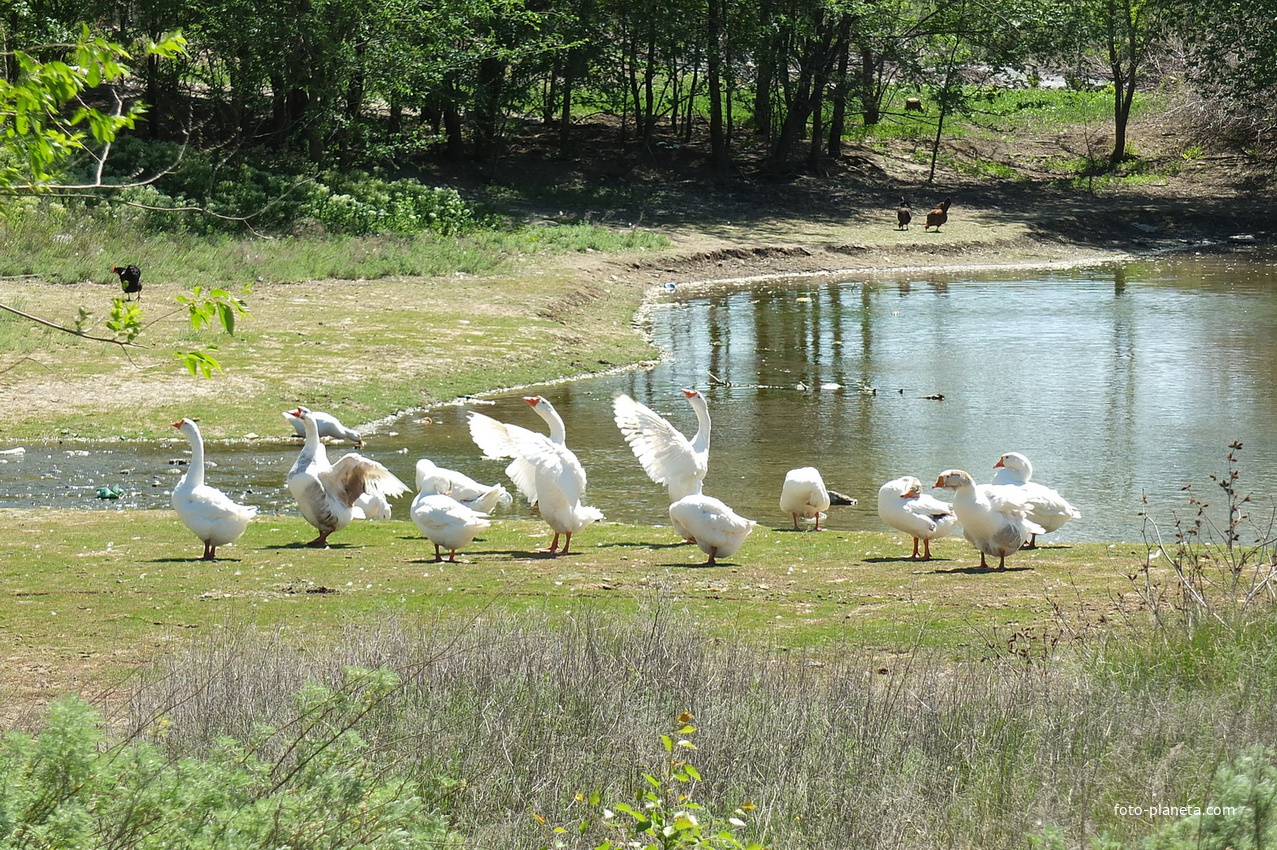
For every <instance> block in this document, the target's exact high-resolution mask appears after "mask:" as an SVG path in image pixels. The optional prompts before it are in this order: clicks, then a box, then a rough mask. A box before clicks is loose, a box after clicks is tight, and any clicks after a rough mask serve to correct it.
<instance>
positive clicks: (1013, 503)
mask: <svg viewBox="0 0 1277 850" xmlns="http://www.w3.org/2000/svg"><path fill="white" fill-rule="evenodd" d="M935 486H936V487H944V488H947V489H949V490H953V491H954V493H955V495H954V499H953V511H954V513H956V514H957V515H958V522H960V523H962V535H963V536H964V537H966V538H967V542H969V543H970V544H971V545H972V546H974V547H975V548H976V549H977V550H979V552H980V569H982V570H987V569H988V568H989V565H988V563H987V562H986V561H985V555H997V556H998V569H1000V570H1005V569H1006V557H1007V555H1010V554H1012V553H1014V552H1018V551H1019V550H1020V548H1021V547H1022V546H1024V544H1025V543H1026V542H1028V539H1029V537H1030V536H1031V535H1033V534H1034V533H1037V534H1041V533H1042V526H1040V525H1038V524H1037V523H1035V522H1033V521H1032V520H1030V519H1029V518H1028V514H1029V505H1028V501H1027V499H1026V498H1025V496H1024V494H1023V493H1022V492H1021V491H1020V490H1018V489H1017V488H1015V487H1008V486H1006V485H999V484H979V485H977V484H976V483H975V481H974V480H973V479H972V478H971V475H970V473H967V472H963V471H962V470H961V469H946V470H945V471H944V472H942V473H940V476H939V477H938V478H937V479H936V483H935Z"/></svg>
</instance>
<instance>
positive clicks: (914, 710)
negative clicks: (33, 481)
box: [128, 601, 1277, 850]
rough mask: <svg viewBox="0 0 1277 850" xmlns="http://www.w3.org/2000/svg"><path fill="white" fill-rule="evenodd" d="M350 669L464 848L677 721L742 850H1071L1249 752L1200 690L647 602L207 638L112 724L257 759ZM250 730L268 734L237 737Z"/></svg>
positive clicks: (620, 778)
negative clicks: (793, 644)
mask: <svg viewBox="0 0 1277 850" xmlns="http://www.w3.org/2000/svg"><path fill="white" fill-rule="evenodd" d="M1274 643H1277V641H1274ZM352 667H354V668H360V669H376V668H388V669H392V670H394V671H395V672H396V674H397V675H398V677H399V678H400V679H401V680H402V685H401V686H400V687H398V688H396V689H393V690H392V691H389V692H387V693H386V694H385V696H384V697H383V698H381V699H379V700H378V701H377V702H376V705H375V706H371V707H370V708H369V710H368V711H366V712H364V713H362V714H361V715H360V716H359V717H358V718H357V722H356V723H355V724H354V725H353V726H352V727H351V729H352V731H355V732H357V733H358V734H359V735H360V737H361V739H363V740H366V741H367V742H368V743H369V753H370V757H371V758H373V759H375V760H378V761H379V762H380V763H382V764H383V765H384V766H385V769H387V770H389V769H391V768H393V769H394V770H395V771H396V772H406V773H407V775H410V776H413V777H415V781H416V783H417V784H418V785H419V786H422V787H431V788H434V789H436V796H435V797H434V798H431V799H427V800H426V802H427V804H428V805H429V806H430V807H431V808H432V809H438V810H440V811H442V812H444V813H446V815H447V816H448V817H449V819H450V822H451V823H452V825H453V827H454V829H456V830H457V831H458V832H460V833H462V834H464V835H466V836H468V840H469V846H471V847H475V848H488V847H491V848H509V849H510V850H518V848H534V847H540V846H543V845H544V843H545V827H544V826H543V825H541V824H540V823H539V822H538V817H540V818H543V819H545V820H547V821H548V822H550V823H559V824H568V823H571V822H573V821H575V820H577V819H578V818H579V815H580V814H581V812H580V811H579V810H578V807H579V805H580V804H579V803H578V802H576V798H577V794H578V792H580V791H582V790H598V791H600V792H601V793H602V794H603V796H604V797H613V798H620V797H626V796H629V795H632V793H633V792H634V790H635V789H636V788H638V787H640V784H641V777H642V775H643V774H644V773H652V772H653V771H655V770H657V769H658V767H659V766H660V764H661V763H662V760H663V759H664V758H666V754H665V752H664V751H663V750H662V749H661V748H660V746H659V744H657V742H658V741H659V739H660V735H661V733H662V732H663V731H665V730H666V729H667V728H668V724H669V719H670V718H671V717H673V716H675V715H677V714H678V713H679V712H680V711H684V710H686V711H690V712H691V713H693V714H694V715H695V716H696V718H697V726H698V733H697V747H698V752H697V757H696V765H697V768H698V769H699V771H700V774H701V776H702V782H701V787H700V789H699V792H698V793H701V794H702V795H703V796H702V797H701V798H700V799H701V801H702V802H703V803H704V804H705V805H706V806H707V807H708V808H710V809H712V810H714V811H722V812H727V811H731V810H732V809H733V808H734V807H735V806H737V805H738V804H740V802H741V801H742V800H748V801H751V802H752V803H753V804H754V806H755V809H754V811H753V812H752V813H751V816H750V818H749V828H750V832H751V834H750V835H749V836H748V838H750V839H751V840H752V839H761V840H762V841H763V843H765V844H766V845H767V846H771V847H785V848H794V850H803V848H829V847H866V848H873V847H893V848H896V847H927V848H934V847H973V848H974V847H980V848H999V847H1007V848H1010V847H1022V846H1024V843H1025V840H1026V836H1029V835H1032V834H1034V833H1035V831H1036V830H1040V829H1041V826H1040V825H1041V824H1051V825H1053V828H1056V829H1059V830H1061V831H1062V832H1063V834H1067V835H1068V836H1070V837H1071V839H1075V840H1078V841H1081V840H1082V839H1083V838H1085V837H1087V836H1092V835H1097V834H1100V833H1101V832H1103V833H1104V834H1110V835H1112V834H1116V835H1119V836H1120V835H1122V834H1124V832H1132V831H1134V832H1136V833H1139V832H1141V831H1146V830H1147V824H1142V823H1138V822H1136V823H1132V822H1124V821H1121V820H1115V818H1114V815H1113V811H1114V806H1115V805H1116V804H1119V803H1127V802H1130V801H1132V800H1140V801H1144V800H1150V799H1157V800H1182V799H1187V798H1190V797H1193V796H1194V795H1197V796H1200V794H1201V793H1202V791H1203V788H1202V786H1201V782H1200V780H1198V779H1197V777H1201V776H1208V775H1209V774H1210V772H1211V770H1213V768H1214V766H1215V765H1217V764H1219V763H1220V762H1221V761H1223V760H1225V759H1226V758H1228V757H1229V756H1230V755H1231V754H1232V753H1233V752H1234V751H1235V748H1237V747H1241V746H1245V745H1248V744H1255V743H1259V744H1263V743H1270V741H1269V739H1270V738H1271V737H1272V733H1271V732H1270V731H1269V730H1268V726H1269V724H1267V723H1266V722H1265V721H1264V719H1263V717H1262V716H1257V715H1256V712H1255V711H1254V707H1253V706H1248V705H1245V704H1243V703H1241V702H1239V701H1238V700H1235V699H1232V698H1230V695H1229V694H1226V693H1221V692H1220V691H1219V690H1216V689H1202V690H1195V691H1189V690H1186V689H1184V688H1182V687H1179V685H1178V684H1175V683H1169V684H1168V683H1159V682H1157V681H1154V680H1146V681H1143V682H1141V683H1140V685H1139V687H1137V688H1134V687H1131V682H1130V680H1129V678H1128V677H1126V676H1123V675H1119V674H1117V673H1115V672H1114V671H1113V670H1109V669H1106V668H1103V667H1102V666H1088V665H1085V664H1082V663H1071V662H1065V661H1058V662H1057V663H1056V664H1054V665H1053V666H1051V667H1049V668H1048V667H1043V666H1040V665H1025V664H1023V663H1022V662H1020V661H1019V660H1018V659H1015V660H1012V661H1008V662H1006V663H1002V662H991V663H956V662H953V661H952V660H949V659H944V658H940V657H932V656H930V655H928V654H927V653H925V652H923V651H921V650H914V651H910V652H906V653H903V654H897V655H893V656H891V657H889V658H887V659H886V660H883V659H881V658H879V659H874V658H873V657H872V656H871V654H870V653H868V652H866V651H864V650H863V649H862V648H860V647H856V646H854V645H848V646H846V647H843V648H842V650H841V651H840V652H837V653H834V654H833V655H832V656H823V657H819V658H817V657H815V656H808V655H801V654H794V653H783V652H779V651H774V650H768V649H765V648H759V647H756V646H750V645H747V644H744V643H733V642H724V641H716V640H713V639H711V638H709V637H708V636H706V635H704V634H702V633H700V632H699V631H698V630H697V629H696V627H695V626H694V625H692V624H691V622H690V621H689V620H688V619H687V618H685V617H683V616H681V615H678V614H677V613H675V611H674V610H672V608H671V606H670V605H669V604H667V603H661V602H659V601H654V602H653V604H652V607H651V609H650V611H649V612H648V613H647V614H646V615H645V616H644V617H641V618H637V619H635V620H633V621H628V622H620V621H617V620H612V619H604V618H596V617H588V618H581V619H577V620H573V621H570V622H569V623H568V624H567V625H566V626H563V627H560V628H551V627H550V626H549V625H548V624H547V623H545V622H542V621H540V620H539V619H538V618H537V617H536V616H534V615H529V614H526V613H525V614H519V615H514V614H506V613H503V612H500V611H496V610H490V611H489V612H487V614H485V615H484V616H483V617H482V618H481V619H479V620H476V621H474V622H467V623H450V622H447V621H434V622H420V621H417V620H414V619H413V618H411V617H408V616H406V615H391V614H387V615H384V616H382V617H379V618H377V619H375V620H373V621H366V622H358V623H351V625H350V628H349V630H348V632H347V634H346V635H345V637H344V639H342V640H341V641H339V642H337V643H334V644H332V645H327V646H319V645H309V644H304V645H301V647H300V648H299V645H298V644H297V642H296V636H287V635H285V634H283V633H277V634H273V635H268V636H255V635H252V634H249V633H246V632H236V631H231V632H228V633H221V634H218V635H216V636H213V637H212V638H210V640H209V641H208V642H207V643H206V644H204V645H202V646H200V647H197V648H193V649H192V650H191V651H190V652H188V653H186V654H184V655H181V656H173V657H171V658H169V659H168V660H167V661H166V662H165V663H164V665H163V667H162V668H160V669H158V670H157V671H156V672H157V674H158V675H157V676H156V677H155V678H154V679H153V680H152V681H151V682H150V683H149V684H148V685H147V686H146V687H143V688H139V689H138V690H137V691H136V693H135V695H134V697H133V700H132V703H131V711H130V716H129V718H128V725H129V727H130V728H132V729H133V730H134V733H135V734H138V735H147V734H149V730H150V729H152V728H153V727H154V725H155V723H156V720H157V718H160V717H163V718H164V722H165V737H164V739H163V740H164V744H165V746H167V747H170V748H172V750H173V752H174V753H175V754H183V753H191V752H199V751H201V750H203V749H206V748H207V747H209V746H211V745H212V743H213V742H214V741H216V740H218V739H219V738H220V737H222V736H231V737H233V738H235V739H238V740H256V741H257V746H258V747H262V748H269V747H271V746H279V743H278V741H279V740H289V737H288V736H290V735H295V734H296V732H297V730H299V729H305V730H307V731H306V736H311V735H320V734H322V733H323V729H324V728H325V727H324V726H323V725H322V724H319V723H317V722H316V718H315V717H313V716H307V714H306V712H305V710H304V707H303V706H300V705H299V704H298V702H297V701H296V700H295V694H296V693H298V692H299V690H302V689H304V687H305V686H306V683H307V682H319V683H322V684H323V685H325V686H327V687H330V688H336V689H339V690H340V689H342V688H347V687H351V682H350V681H349V680H348V678H347V677H348V674H347V673H346V672H345V671H348V670H349V669H351V668H352ZM263 723H265V724H268V725H269V727H270V728H271V729H274V730H279V733H280V735H282V736H284V737H283V738H280V739H277V740H275V741H274V743H272V741H271V740H267V739H264V738H261V737H260V736H258V737H257V738H256V739H254V737H253V736H254V730H258V729H260V728H261V724H263ZM276 756H278V753H276ZM598 839H599V836H598V835H596V834H593V833H588V834H587V835H585V836H583V837H581V838H580V839H579V840H580V842H581V844H580V846H582V847H584V846H595V844H597V843H598ZM590 841H594V844H591V843H589V842H590Z"/></svg>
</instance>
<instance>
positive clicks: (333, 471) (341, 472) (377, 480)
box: [316, 453, 408, 507]
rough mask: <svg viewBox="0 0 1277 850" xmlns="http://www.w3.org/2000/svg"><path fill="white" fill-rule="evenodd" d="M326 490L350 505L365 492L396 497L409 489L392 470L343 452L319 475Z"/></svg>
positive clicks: (367, 459) (317, 476) (361, 456)
mask: <svg viewBox="0 0 1277 850" xmlns="http://www.w3.org/2000/svg"><path fill="white" fill-rule="evenodd" d="M316 478H318V479H319V482H320V484H322V485H323V487H324V489H325V490H327V491H328V492H329V493H330V494H332V496H333V498H335V499H337V500H338V501H340V502H341V503H342V504H344V505H346V506H347V507H350V506H353V505H354V504H355V502H356V500H358V499H359V497H360V496H362V495H364V494H365V493H372V494H375V495H378V496H386V497H389V498H394V497H395V496H402V495H403V494H404V493H407V492H408V485H407V484H405V483H403V482H402V481H400V480H399V479H398V478H397V477H395V475H394V473H392V472H391V471H390V470H389V469H386V467H384V466H382V465H381V464H380V463H378V462H377V461H375V460H371V459H369V458H366V457H364V456H363V455H360V454H355V453H351V454H347V455H342V457H341V460H339V461H337V462H336V463H334V464H333V465H332V466H331V467H330V468H329V469H326V470H322V471H320V472H318V473H317V474H316Z"/></svg>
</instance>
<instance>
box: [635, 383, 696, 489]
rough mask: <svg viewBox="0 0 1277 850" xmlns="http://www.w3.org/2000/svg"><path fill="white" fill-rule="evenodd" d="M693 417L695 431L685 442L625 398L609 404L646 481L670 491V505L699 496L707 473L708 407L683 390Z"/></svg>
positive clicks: (663, 421) (660, 420) (650, 412)
mask: <svg viewBox="0 0 1277 850" xmlns="http://www.w3.org/2000/svg"><path fill="white" fill-rule="evenodd" d="M682 392H683V395H685V396H686V397H687V401H688V403H689V404H690V405H691V406H692V410H693V412H695V414H696V422H697V429H696V434H695V436H693V437H692V439H690V440H689V439H687V437H685V436H683V435H682V434H681V433H680V432H679V430H678V429H677V428H675V427H674V426H673V425H671V424H670V423H669V422H668V421H666V419H665V418H664V417H663V416H661V415H660V414H658V413H656V412H655V411H653V410H652V409H651V408H649V407H647V406H646V405H644V404H641V403H639V402H637V401H635V400H634V399H632V398H630V397H629V396H627V395H619V396H617V397H616V398H615V399H613V401H612V411H613V413H614V414H615V419H616V426H617V427H618V428H620V429H621V434H622V435H624V437H625V442H627V443H629V446H630V450H631V451H632V452H634V456H635V457H636V458H638V461H639V463H640V464H642V465H643V471H644V472H646V473H647V476H648V478H651V479H652V481H653V482H655V483H657V484H663V485H665V486H666V487H667V488H668V489H669V494H670V501H671V502H677V501H678V500H679V499H681V498H683V497H684V496H690V495H692V494H693V493H699V492H701V484H702V482H703V481H704V480H705V473H706V472H707V471H708V470H709V432H710V424H709V403H708V402H707V401H706V400H705V396H704V395H702V394H701V393H700V391H698V390H683V391H682Z"/></svg>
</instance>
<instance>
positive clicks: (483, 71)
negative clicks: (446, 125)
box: [473, 58, 506, 162]
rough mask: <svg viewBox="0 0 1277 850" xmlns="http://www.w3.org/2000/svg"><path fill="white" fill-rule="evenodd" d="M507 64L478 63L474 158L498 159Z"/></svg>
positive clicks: (483, 159)
mask: <svg viewBox="0 0 1277 850" xmlns="http://www.w3.org/2000/svg"><path fill="white" fill-rule="evenodd" d="M505 71H506V64H505V62H503V61H501V60H500V59H492V58H488V59H483V60H482V61H480V62H479V75H478V79H477V81H476V82H475V92H474V121H473V123H474V158H475V159H476V160H477V161H479V162H490V161H491V160H492V158H493V157H494V156H495V155H496V146H497V138H498V137H499V135H500V127H499V125H500V121H501V95H502V89H503V88H504V82H505Z"/></svg>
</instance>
